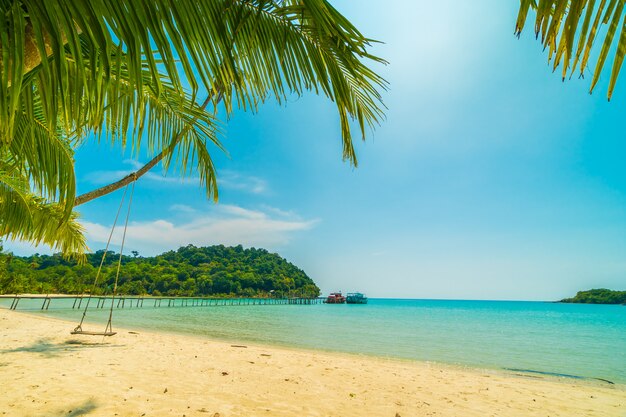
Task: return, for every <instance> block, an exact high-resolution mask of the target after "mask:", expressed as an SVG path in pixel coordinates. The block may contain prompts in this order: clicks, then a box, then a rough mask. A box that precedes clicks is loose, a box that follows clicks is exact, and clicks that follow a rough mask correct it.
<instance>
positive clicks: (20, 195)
mask: <svg viewBox="0 0 626 417" xmlns="http://www.w3.org/2000/svg"><path fill="white" fill-rule="evenodd" d="M0 236H2V238H3V239H9V240H15V239H19V240H26V241H29V242H31V243H33V244H35V245H39V244H40V243H44V244H46V245H48V246H51V247H52V248H54V249H56V250H60V251H61V252H63V253H64V254H66V255H68V256H74V257H77V258H78V259H82V255H83V254H84V253H85V251H86V250H87V249H88V248H87V244H86V242H85V237H84V235H83V229H82V227H81V226H80V224H79V223H78V221H77V215H76V214H75V213H72V214H71V215H70V216H69V218H68V217H67V215H66V213H65V208H64V207H63V206H62V205H60V204H55V203H48V202H47V201H46V200H45V199H43V198H41V197H39V196H37V195H36V194H33V193H32V192H31V191H30V189H29V182H28V180H27V178H26V177H25V176H23V175H20V174H19V172H18V171H17V170H16V169H15V166H14V165H12V164H9V163H6V162H0Z"/></svg>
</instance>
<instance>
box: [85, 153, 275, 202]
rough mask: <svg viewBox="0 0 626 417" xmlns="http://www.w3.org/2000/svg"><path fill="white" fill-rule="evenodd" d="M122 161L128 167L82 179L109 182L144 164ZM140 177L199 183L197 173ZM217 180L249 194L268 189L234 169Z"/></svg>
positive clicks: (91, 181)
mask: <svg viewBox="0 0 626 417" xmlns="http://www.w3.org/2000/svg"><path fill="white" fill-rule="evenodd" d="M122 163H123V164H125V165H128V166H129V169H117V170H99V171H93V172H90V173H88V174H87V175H85V176H84V177H83V180H84V181H87V182H90V183H91V184H94V185H104V184H109V183H112V182H114V181H118V180H120V179H122V178H124V177H125V176H127V175H128V174H130V173H131V172H135V171H137V170H138V169H140V168H141V167H142V166H144V163H143V162H140V161H137V160H134V159H125V160H124V161H122ZM142 179H145V180H148V181H154V182H159V183H166V184H177V185H181V184H183V185H197V184H199V183H200V177H198V176H197V175H192V176H186V177H184V178H183V177H181V176H179V175H176V174H171V175H170V176H165V175H164V174H163V173H162V172H159V171H156V170H153V171H149V172H147V173H145V174H144V175H143V176H142ZM217 180H218V185H219V187H220V188H223V189H228V190H236V191H241V192H245V193H249V194H266V193H267V192H268V191H269V186H268V183H267V181H266V180H264V179H263V178H259V177H256V176H253V175H246V174H242V173H238V172H235V171H229V170H225V171H222V172H220V173H219V174H218V179H217Z"/></svg>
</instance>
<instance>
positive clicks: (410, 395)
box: [0, 310, 626, 417]
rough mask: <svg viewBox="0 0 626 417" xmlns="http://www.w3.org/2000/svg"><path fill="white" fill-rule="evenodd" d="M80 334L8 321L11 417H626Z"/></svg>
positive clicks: (452, 371) (527, 397) (602, 401)
mask: <svg viewBox="0 0 626 417" xmlns="http://www.w3.org/2000/svg"><path fill="white" fill-rule="evenodd" d="M73 326H74V324H73V323H69V322H66V321H62V320H57V319H52V318H47V317H41V316H35V315H29V314H25V313H19V312H14V311H8V310H0V335H1V337H0V386H1V387H2V390H1V391H2V395H1V396H0V415H3V416H4V415H6V416H11V417H14V416H15V417H17V416H107V417H109V416H137V417H140V416H146V417H147V416H211V417H218V416H219V417H235V416H242V417H243V416H246V417H249V416H337V417H346V416H389V417H398V416H400V417H411V416H602V417H608V416H621V417H623V416H625V415H626V389H625V387H624V386H623V385H609V384H606V383H601V382H597V383H596V382H590V381H578V380H572V379H565V378H563V379H561V378H552V377H543V376H530V375H526V376H522V375H517V374H515V373H509V372H505V371H492V370H478V369H466V368H460V367H452V366H445V365H440V364H432V363H427V362H412V361H401V360H395V359H384V358H373V357H368V356H359V355H348V354H338V353H326V352H318V351H309V350H296V349H286V348H279V347H274V346H258V345H250V344H247V343H241V344H238V345H235V344H232V343H225V342H219V341H212V340H205V339H201V338H195V337H189V336H179V335H171V334H162V333H149V332H145V331H133V330H128V329H119V328H116V329H115V330H117V331H118V334H117V335H116V336H113V337H110V338H106V339H104V340H103V338H102V337H87V336H72V335H70V333H69V332H70V330H71V329H72V328H73ZM98 327H101V326H98Z"/></svg>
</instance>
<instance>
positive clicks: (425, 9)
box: [6, 0, 626, 300]
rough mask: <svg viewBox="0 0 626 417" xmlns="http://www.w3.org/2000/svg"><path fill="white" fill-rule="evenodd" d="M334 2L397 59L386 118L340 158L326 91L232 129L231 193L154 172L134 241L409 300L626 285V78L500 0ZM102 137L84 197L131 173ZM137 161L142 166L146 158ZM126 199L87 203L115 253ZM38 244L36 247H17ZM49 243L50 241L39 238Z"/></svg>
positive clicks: (82, 169)
mask: <svg viewBox="0 0 626 417" xmlns="http://www.w3.org/2000/svg"><path fill="white" fill-rule="evenodd" d="M333 4H334V5H335V7H337V8H338V9H339V10H340V11H342V12H343V13H344V14H345V15H346V16H348V17H349V18H350V19H351V20H352V21H353V22H354V23H355V24H356V25H357V26H358V27H359V28H360V29H361V30H362V31H363V32H364V33H365V34H366V35H367V36H369V37H371V38H375V39H379V40H381V41H383V42H385V43H384V44H382V45H377V46H376V48H375V52H376V53H377V54H378V55H380V56H382V57H384V58H385V59H387V60H388V61H389V62H390V65H388V66H386V67H379V68H378V70H379V72H380V73H381V74H382V75H383V76H384V77H385V78H386V79H387V80H388V81H389V82H390V88H389V91H388V92H386V93H385V94H384V100H385V103H386V105H387V106H388V111H387V120H386V121H385V122H384V123H383V124H382V126H381V127H380V128H378V129H377V130H376V131H375V132H374V133H373V134H372V135H370V136H369V138H368V140H367V141H366V142H365V143H357V154H358V158H359V168H357V169H354V168H352V167H350V165H349V164H347V163H344V162H342V159H341V141H340V129H339V123H338V117H337V115H336V114H335V112H334V109H333V105H332V103H330V102H328V101H327V100H325V99H324V98H321V97H317V96H314V95H312V94H309V95H305V96H303V97H300V98H297V97H293V98H291V99H290V100H288V102H287V103H286V104H285V105H284V106H282V107H279V106H277V105H276V104H274V103H268V104H266V105H264V106H263V107H262V108H261V109H260V111H259V112H258V113H257V114H250V113H242V112H237V113H236V114H235V115H234V117H233V118H232V119H231V120H229V121H227V122H226V123H225V126H224V127H225V131H226V133H225V137H224V138H223V140H224V143H225V145H226V147H227V149H228V151H229V153H230V156H229V157H226V156H225V155H222V154H220V153H219V151H217V150H215V153H214V158H215V162H216V165H217V167H218V174H219V178H220V201H219V204H217V205H215V204H213V203H212V202H210V201H207V200H206V198H205V197H204V194H203V191H202V190H201V189H200V188H199V185H198V183H197V181H194V178H193V177H192V178H188V179H187V180H185V181H181V180H180V179H179V178H178V177H177V176H176V175H168V176H165V177H164V176H163V173H162V171H161V170H159V169H156V170H154V172H152V173H151V174H150V175H149V176H147V177H144V178H142V179H141V180H140V181H139V182H138V183H137V189H136V195H135V200H134V205H133V212H132V218H131V227H130V229H129V236H128V250H129V251H130V250H137V251H139V252H140V254H142V255H153V254H156V253H160V252H162V251H164V250H168V249H175V248H177V247H178V246H181V245H184V244H188V243H193V244H195V245H198V246H200V245H211V244H219V243H223V244H227V245H233V244H238V243H241V244H243V245H244V246H255V247H265V248H267V249H269V250H271V251H276V252H278V253H280V254H281V255H283V256H284V257H286V258H287V259H288V260H290V261H291V262H293V263H295V264H296V265H298V266H300V267H301V268H303V269H304V270H305V271H306V272H307V273H308V274H309V275H310V276H311V277H312V278H313V279H314V280H315V281H316V282H317V283H318V285H319V286H320V287H321V288H322V290H323V291H324V292H327V291H334V290H343V291H355V290H358V291H363V292H366V293H367V294H368V295H370V296H379V297H403V298H463V299H526V300H552V299H557V298H562V297H565V296H569V295H573V294H574V293H575V292H576V291H577V290H579V289H588V288H592V287H609V288H615V289H626V167H625V166H624V164H623V158H624V155H626V141H625V140H624V139H625V137H624V136H625V135H624V133H623V120H624V118H623V115H624V111H625V110H626V81H624V77H626V75H622V80H621V82H620V83H618V87H617V89H616V92H615V94H614V98H613V100H612V101H611V103H608V102H607V100H606V79H607V78H608V74H604V76H603V79H602V80H601V82H600V85H599V86H598V88H597V90H596V91H595V92H594V94H593V95H589V94H587V93H588V87H589V81H590V76H589V77H587V78H586V79H582V80H580V79H578V78H577V77H574V78H573V79H572V80H571V81H567V82H565V83H563V82H562V81H561V79H560V76H559V75H558V74H553V73H552V72H551V70H550V68H549V67H548V64H547V58H546V55H545V54H544V53H543V52H542V48H541V45H540V44H539V43H538V42H536V41H535V40H534V35H533V34H532V33H531V32H530V31H526V32H525V33H524V34H523V35H522V37H521V38H520V39H517V38H516V37H514V36H513V29H514V23H515V17H516V12H517V10H516V8H517V4H516V3H515V2H502V1H498V0H480V1H474V2H459V1H447V0H442V1H438V2H430V1H415V0H413V1H404V0H396V1H394V2H380V1H373V0H367V1H361V2H350V1H347V0H341V1H334V2H333ZM130 157H131V155H130V154H129V153H128V152H126V153H124V152H122V150H120V149H111V148H110V147H108V145H100V146H96V145H94V144H91V145H87V146H85V147H83V148H81V149H80V150H79V152H78V154H77V176H78V188H79V192H85V191H88V190H91V189H93V188H95V187H97V186H100V185H103V184H105V183H107V182H109V181H111V180H115V179H117V178H120V177H121V176H123V175H124V173H126V172H129V171H130V170H132V169H134V168H135V167H136V166H137V164H138V162H137V161H133V160H130V159H129V158H130ZM139 162H145V160H143V161H142V160H140V161H139ZM120 197H121V194H119V193H115V194H113V195H111V196H108V197H104V198H102V199H99V200H96V201H93V202H91V203H88V204H86V205H84V206H81V207H80V208H79V210H78V211H79V212H80V213H81V216H82V221H83V223H84V225H85V227H86V229H87V232H88V237H89V242H90V247H91V248H92V249H94V250H96V249H100V248H102V247H104V244H105V243H104V242H105V241H106V237H107V233H108V229H109V227H110V225H111V222H112V220H113V217H114V215H115V213H114V211H115V208H116V205H117V204H118V202H119V199H120ZM6 247H7V249H9V250H13V251H14V252H16V253H32V251H33V250H32V249H30V248H27V247H26V246H25V245H23V244H19V243H13V244H7V245H6ZM38 251H39V252H43V249H38Z"/></svg>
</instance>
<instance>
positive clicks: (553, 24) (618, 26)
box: [515, 0, 626, 100]
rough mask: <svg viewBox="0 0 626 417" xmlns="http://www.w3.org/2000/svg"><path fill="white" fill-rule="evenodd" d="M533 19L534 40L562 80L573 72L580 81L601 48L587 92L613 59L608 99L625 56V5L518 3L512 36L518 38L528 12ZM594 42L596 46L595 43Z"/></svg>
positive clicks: (550, 0)
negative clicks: (595, 52)
mask: <svg viewBox="0 0 626 417" xmlns="http://www.w3.org/2000/svg"><path fill="white" fill-rule="evenodd" d="M531 10H532V11H533V12H534V13H535V15H536V17H535V21H534V30H535V35H536V36H537V38H539V37H540V36H541V42H542V43H543V47H544V49H545V50H546V51H548V60H553V70H554V71H556V70H557V68H558V67H559V66H561V73H562V77H563V79H565V77H567V76H568V75H569V76H570V77H571V76H572V75H573V74H574V72H575V71H577V70H578V71H579V72H580V77H584V76H585V72H586V71H587V70H588V69H590V67H592V65H593V64H592V63H591V62H590V58H591V55H592V51H594V50H597V47H596V48H595V49H594V46H596V45H597V44H601V45H602V47H601V49H600V52H599V55H598V58H597V60H596V62H595V68H594V69H593V71H592V74H593V77H592V79H591V88H590V92H591V91H593V89H594V87H595V86H596V84H597V83H598V80H599V79H600V74H601V73H602V70H603V68H604V66H605V64H606V63H607V58H608V57H609V55H612V56H613V65H612V68H611V76H610V78H609V89H608V93H607V97H608V98H609V100H610V99H611V95H612V94H613V90H614V88H615V84H616V82H617V77H618V75H619V72H620V70H621V68H622V64H623V62H624V56H625V54H626V16H624V1H622V0H620V1H615V0H611V1H607V0H601V1H600V2H596V0H541V1H537V0H520V8H519V14H518V16H517V23H516V25H515V33H516V34H517V35H519V34H520V33H521V32H522V29H523V28H524V26H525V24H526V19H527V17H528V14H529V12H530V11H531ZM596 41H597V42H596Z"/></svg>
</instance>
